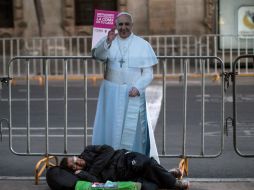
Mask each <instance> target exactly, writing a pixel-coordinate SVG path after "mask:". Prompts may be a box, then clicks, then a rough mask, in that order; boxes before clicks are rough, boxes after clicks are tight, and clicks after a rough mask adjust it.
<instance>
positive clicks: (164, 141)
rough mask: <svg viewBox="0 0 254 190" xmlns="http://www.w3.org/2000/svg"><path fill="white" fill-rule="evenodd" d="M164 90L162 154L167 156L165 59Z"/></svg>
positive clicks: (164, 64) (164, 72)
mask: <svg viewBox="0 0 254 190" xmlns="http://www.w3.org/2000/svg"><path fill="white" fill-rule="evenodd" d="M162 85H163V88H162V93H163V99H162V105H163V149H162V153H163V154H165V152H166V151H165V150H166V102H167V100H166V99H167V97H166V87H167V86H166V61H165V59H164V60H163V83H162Z"/></svg>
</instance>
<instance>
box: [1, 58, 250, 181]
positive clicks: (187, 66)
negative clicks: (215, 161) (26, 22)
mask: <svg viewBox="0 0 254 190" xmlns="http://www.w3.org/2000/svg"><path fill="white" fill-rule="evenodd" d="M158 59H159V61H160V65H161V64H162V68H161V69H162V86H163V88H162V89H163V102H162V108H161V109H162V115H163V116H162V117H163V122H162V123H163V124H162V125H163V126H162V133H163V139H162V151H161V153H160V155H159V156H160V157H164V158H170V157H174V158H181V159H182V160H181V162H180V166H181V168H182V169H183V171H184V172H185V173H186V174H187V173H188V159H189V158H216V157H219V156H220V155H221V154H222V151H223V148H224V125H225V121H224V112H225V110H224V89H225V84H224V83H225V82H224V75H225V72H224V62H223V61H222V60H221V59H220V58H219V57H216V56H158ZM173 60H174V63H177V64H179V65H180V66H181V67H182V71H183V72H182V73H180V74H179V76H180V77H181V78H182V81H183V84H182V89H183V94H182V99H183V115H182V120H183V126H182V127H183V133H182V147H181V149H182V151H181V153H180V154H169V153H167V150H166V147H167V137H166V131H167V127H168V126H167V123H166V119H167V109H166V105H167V95H166V88H167V80H168V78H167V73H166V71H167V69H168V65H169V64H170V63H173ZM58 61H61V62H63V63H61V64H63V72H62V76H63V77H62V80H63V81H64V98H63V99H64V134H63V136H64V148H63V152H53V151H51V150H50V147H49V91H48V90H49V78H50V76H49V73H48V71H49V68H50V64H51V63H55V62H58ZM89 61H90V63H91V62H92V57H90V56H19V57H14V58H12V59H11V60H10V61H9V65H8V71H9V73H8V77H9V78H13V77H15V76H14V75H13V69H14V68H13V67H14V65H15V64H24V65H25V67H24V68H23V69H24V70H25V73H26V76H25V79H26V82H25V85H26V108H25V109H26V112H27V115H26V117H27V118H26V121H27V123H26V134H25V136H26V152H19V151H16V150H14V149H13V133H12V131H13V117H12V113H13V110H12V82H10V83H9V98H8V104H9V105H8V106H9V120H8V122H6V123H8V127H9V146H10V150H11V151H12V153H13V154H16V155H21V156H28V155H29V156H44V158H43V159H42V160H40V161H39V162H38V163H37V165H36V168H37V169H36V183H38V180H39V176H40V175H41V174H42V172H43V170H45V168H47V167H49V166H51V165H54V163H51V160H52V159H54V160H55V164H57V162H58V160H57V157H56V156H65V155H76V154H79V153H76V152H70V151H69V150H68V133H67V130H68V78H69V77H70V76H69V74H70V73H69V72H68V71H69V70H70V66H69V64H70V63H71V62H72V63H73V62H75V63H81V64H82V65H83V66H82V67H80V68H82V70H83V72H82V73H83V75H82V76H83V81H84V134H83V136H84V146H86V145H87V144H89V143H88V139H87V138H88V133H87V131H88V128H89V126H88V123H87V120H88V118H87V117H88V116H87V115H88V114H87V113H88V107H87V101H88V100H89V98H88V96H87V78H88V75H87V72H88V62H89ZM237 61H238V59H237V60H236V61H235V62H237ZM33 63H42V64H43V73H41V75H42V76H43V84H44V93H45V94H44V99H45V114H46V115H45V123H46V126H45V131H44V132H45V134H44V136H45V149H44V150H43V151H41V152H38V151H34V152H33V151H32V150H31V137H32V134H31V110H30V106H31V99H30V91H31V89H30V85H31V79H32V77H33V75H31V74H30V73H31V72H30V68H31V65H33ZM193 64H194V65H197V64H198V65H200V68H201V69H200V70H199V71H198V73H197V74H198V75H199V77H200V79H201V92H200V93H201V133H200V141H201V148H200V153H199V154H189V153H187V152H186V135H187V133H186V131H187V116H188V113H187V104H188V88H187V87H188V77H190V72H189V71H190V70H191V69H193V68H192V65H193ZM210 64H216V65H220V71H219V70H217V71H216V72H217V73H216V74H218V75H219V76H220V80H221V86H220V99H221V102H220V109H221V110H220V116H221V118H222V119H221V121H220V124H219V127H220V150H219V151H218V152H217V153H215V154H206V152H205V135H204V133H205V131H204V130H205V80H206V77H207V76H209V71H207V65H210ZM194 68H195V66H194ZM234 101H235V100H234ZM234 106H235V105H234ZM234 113H235V112H234ZM234 117H236V116H234ZM3 122H4V121H1V126H2V123H3ZM234 127H235V125H234ZM0 132H1V133H2V127H1V131H0ZM234 141H235V142H236V140H234ZM235 144H236V143H235ZM237 152H238V151H237ZM238 153H239V152H238ZM247 156H248V155H247ZM251 156H253V155H251ZM41 164H44V165H43V166H42V167H41V170H39V167H40V165H41Z"/></svg>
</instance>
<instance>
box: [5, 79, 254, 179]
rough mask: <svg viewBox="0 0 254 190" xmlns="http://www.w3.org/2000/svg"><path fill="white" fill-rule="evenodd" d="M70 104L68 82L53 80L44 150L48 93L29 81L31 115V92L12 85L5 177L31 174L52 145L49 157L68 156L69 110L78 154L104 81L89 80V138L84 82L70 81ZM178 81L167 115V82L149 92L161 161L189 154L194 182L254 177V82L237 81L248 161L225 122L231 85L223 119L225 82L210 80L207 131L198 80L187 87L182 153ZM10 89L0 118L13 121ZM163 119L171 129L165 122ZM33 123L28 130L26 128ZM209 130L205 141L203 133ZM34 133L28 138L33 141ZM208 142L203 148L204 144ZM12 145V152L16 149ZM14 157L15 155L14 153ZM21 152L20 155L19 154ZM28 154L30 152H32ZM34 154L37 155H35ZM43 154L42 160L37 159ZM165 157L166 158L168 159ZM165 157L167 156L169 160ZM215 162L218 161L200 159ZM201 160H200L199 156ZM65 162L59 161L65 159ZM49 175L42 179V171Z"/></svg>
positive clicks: (168, 163)
mask: <svg viewBox="0 0 254 190" xmlns="http://www.w3.org/2000/svg"><path fill="white" fill-rule="evenodd" d="M68 85H69V86H68V91H67V92H68V104H67V105H65V104H64V88H63V82H62V81H50V82H49V94H48V95H49V96H48V97H49V104H48V113H49V114H48V126H49V130H48V134H49V137H48V142H49V144H48V147H47V146H46V137H45V134H46V132H47V131H46V130H45V126H46V124H47V122H46V120H45V118H46V116H47V114H46V112H45V110H46V105H45V89H44V86H41V85H38V82H37V81H33V82H32V83H31V89H30V90H31V93H30V98H31V102H30V113H31V117H30V118H28V117H27V113H28V109H27V102H26V98H27V88H26V85H25V83H24V82H22V81H20V82H19V81H18V82H17V83H16V84H15V86H12V96H11V97H12V107H11V108H12V135H11V138H10V137H9V130H8V127H7V125H6V123H5V122H4V120H2V130H1V133H2V135H1V137H2V141H1V142H0V154H1V156H0V176H33V175H34V168H35V165H36V163H37V162H38V161H39V160H40V159H41V158H42V156H40V155H43V153H44V152H45V150H46V149H47V148H48V151H49V152H50V153H63V152H64V149H65V147H64V126H65V111H64V110H65V106H67V108H68V109H67V110H68V113H67V116H68V117H67V118H68V119H67V126H68V130H67V132H68V137H67V150H68V153H70V154H78V153H80V152H81V151H82V150H83V147H84V144H85V143H88V144H89V143H90V142H91V133H92V125H93V120H94V115H95V111H96V103H97V96H98V91H99V85H100V81H97V83H96V84H94V83H92V82H89V83H88V91H87V92H88V102H87V108H88V119H87V123H88V129H87V131H86V132H87V134H88V138H87V142H85V140H84V122H85V121H86V120H85V114H84V106H85V104H84V96H83V95H84V92H85V90H84V88H83V82H82V81H69V82H68ZM182 85H183V83H182V81H179V80H170V81H168V82H167V85H166V86H167V88H166V97H167V98H166V102H165V105H166V106H165V116H163V109H164V107H163V106H162V104H161V102H162V101H161V100H162V82H161V81H154V82H153V84H152V85H151V86H150V87H149V93H148V94H149V108H150V109H151V110H152V116H153V123H154V124H156V128H155V135H156V142H157V147H158V150H159V153H160V155H162V157H161V164H162V165H163V166H165V167H166V168H171V167H174V166H176V165H178V163H179V161H180V159H179V158H178V157H179V155H182V154H183V151H184V152H185V155H187V156H188V155H189V156H191V157H192V158H189V159H188V160H189V175H188V176H189V177H192V178H254V174H253V170H254V157H253V155H254V117H253V113H254V88H253V86H254V79H253V78H244V79H239V82H238V83H237V98H236V99H237V129H236V135H237V138H236V146H237V150H238V151H239V152H241V153H242V154H243V155H247V156H248V157H242V156H239V155H238V154H237V153H236V151H235V150H234V147H233V142H234V141H233V129H232V125H231V122H230V119H228V127H227V131H225V130H223V129H222V121H223V120H226V118H232V117H233V113H232V106H233V97H232V85H230V86H229V88H228V89H227V91H226V93H225V97H224V105H225V110H224V118H223V117H222V105H223V101H222V95H221V94H222V89H221V84H220V82H219V81H215V82H214V81H207V83H206V88H205V95H204V97H205V104H204V121H203V122H204V129H202V109H201V108H202V95H201V86H200V81H199V80H197V79H195V80H191V81H190V82H189V83H188V88H187V110H186V141H185V143H184V145H185V149H184V150H183V126H184V123H185V122H184V117H183V116H184V111H183V108H184V98H183V97H184V96H183V95H184V90H183V86H182ZM8 96H9V93H8V88H7V86H3V88H2V90H1V95H0V98H1V99H0V108H1V109H0V119H2V118H7V119H9V114H8V113H9V110H10V109H9V106H8ZM164 120H165V129H163V121H164ZM28 121H29V123H30V131H29V133H28V130H27V128H26V127H27V123H28ZM202 130H204V135H203V136H204V138H203V136H202V133H201V131H202ZM28 135H29V136H30V138H29V140H27V138H26V137H27V136H28ZM222 139H223V140H222ZM202 142H204V147H202V146H201V143H202ZM10 147H11V149H10ZM13 152H15V154H14V153H13ZM16 154H17V155H16ZM27 154H28V155H27ZM29 154H34V156H29ZM36 155H37V156H36ZM163 155H164V156H163ZM165 155H166V156H165ZM201 155H202V157H213V158H201ZM199 157H200V158H199ZM59 158H60V157H59ZM43 175H44V174H43Z"/></svg>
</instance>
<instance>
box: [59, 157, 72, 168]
mask: <svg viewBox="0 0 254 190" xmlns="http://www.w3.org/2000/svg"><path fill="white" fill-rule="evenodd" d="M60 167H61V168H63V169H68V170H70V168H69V167H68V158H67V157H64V158H63V159H62V160H61V162H60Z"/></svg>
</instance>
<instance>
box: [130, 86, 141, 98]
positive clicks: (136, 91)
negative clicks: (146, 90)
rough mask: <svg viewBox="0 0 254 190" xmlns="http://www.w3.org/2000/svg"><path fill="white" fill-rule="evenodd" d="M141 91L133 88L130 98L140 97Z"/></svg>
mask: <svg viewBox="0 0 254 190" xmlns="http://www.w3.org/2000/svg"><path fill="white" fill-rule="evenodd" d="M139 95H140V94H139V91H138V89H137V88H136V87H132V88H131V89H130V91H129V96H130V97H136V96H139Z"/></svg>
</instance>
